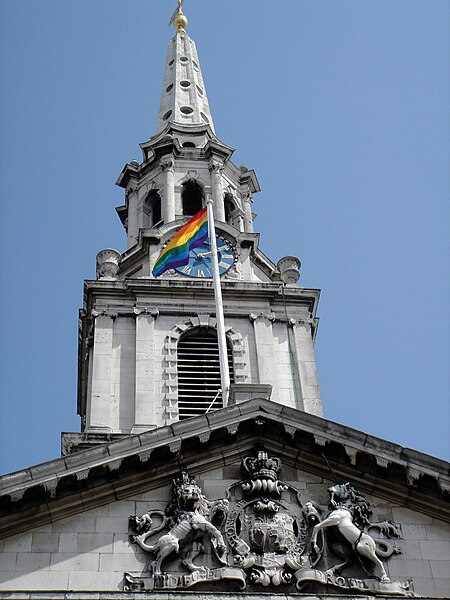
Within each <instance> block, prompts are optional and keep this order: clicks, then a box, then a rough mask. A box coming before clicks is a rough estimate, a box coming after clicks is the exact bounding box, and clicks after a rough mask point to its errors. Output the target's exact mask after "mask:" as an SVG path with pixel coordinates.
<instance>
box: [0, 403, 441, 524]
mask: <svg viewBox="0 0 450 600" xmlns="http://www.w3.org/2000/svg"><path fill="white" fill-rule="evenodd" d="M261 445H263V446H264V447H265V448H267V450H268V451H270V452H273V453H276V454H277V455H279V456H282V457H283V464H284V465H286V466H289V467H293V468H297V469H301V470H303V471H304V472H306V473H310V474H311V475H314V476H318V477H323V478H325V479H327V480H330V481H332V479H333V476H332V474H331V471H330V467H331V469H332V471H333V473H334V474H335V476H336V477H337V478H338V479H339V480H340V481H351V482H352V483H353V484H354V485H355V486H357V487H358V488H359V489H361V490H362V491H365V492H370V493H372V494H375V495H376V496H377V497H379V498H384V499H390V500H392V501H395V502H398V503H399V504H401V505H403V506H405V507H408V508H411V509H412V510H418V511H420V512H423V513H424V514H428V515H430V516H435V517H438V518H440V519H444V520H445V519H446V518H447V519H448V516H449V511H448V504H447V502H446V498H447V494H448V489H449V477H448V463H446V462H445V461H442V460H439V459H435V458H433V457H430V456H427V455H424V454H421V453H419V452H416V451H413V450H409V449H406V448H402V447H401V446H398V445H396V444H392V443H390V442H387V441H385V440H381V439H379V438H375V437H372V436H369V435H367V434H365V433H362V432H360V431H357V430H354V429H351V428H349V427H345V426H343V425H339V424H337V423H334V422H331V421H328V420H326V419H322V418H320V417H316V416H314V415H311V414H307V413H304V412H300V411H297V410H295V409H292V408H288V407H286V406H283V405H280V404H277V403H274V402H271V401H269V400H259V399H256V400H249V401H247V402H243V403H242V404H238V405H235V406H229V407H227V408H224V409H221V410H218V411H215V412H212V413H210V414H208V415H202V416H200V417H197V418H194V419H188V420H186V421H181V422H177V423H174V424H173V425H171V426H168V427H161V428H158V429H156V430H153V431H148V432H145V433H142V434H139V435H133V436H129V437H124V438H123V439H121V440H118V441H115V442H111V443H109V444H105V445H102V446H98V447H96V448H93V449H90V450H87V451H82V452H78V453H75V454H73V455H69V456H65V457H63V458H60V459H57V460H54V461H50V462H47V463H43V464H40V465H36V466H32V467H30V468H28V469H25V470H23V471H19V472H16V473H12V474H10V475H5V476H4V477H2V478H0V490H1V495H0V498H1V501H2V507H3V511H2V512H3V515H2V517H1V519H0V531H1V533H2V534H3V535H8V534H9V535H10V534H12V533H17V532H19V531H25V530H26V529H27V528H29V527H30V526H36V525H38V524H45V523H49V522H52V521H54V520H55V519H59V518H63V517H65V516H68V515H71V514H76V513H77V512H80V511H85V510H89V509H91V508H96V507H98V506H102V505H104V504H107V503H108V502H110V501H112V500H116V499H120V498H124V497H128V496H130V495H133V493H135V492H139V493H141V492H142V491H143V490H150V489H152V488H154V487H161V486H163V485H167V484H168V483H170V482H171V480H172V479H173V477H174V476H176V474H177V473H178V472H179V470H180V468H181V467H186V468H189V470H190V471H191V472H192V473H193V474H200V473H202V472H203V471H205V470H209V469H214V468H217V467H219V466H220V467H222V466H224V465H228V464H233V463H235V462H236V461H239V460H240V458H241V457H242V455H243V454H245V453H249V452H251V451H253V450H254V448H255V447H257V446H261ZM327 461H328V464H327ZM431 498H432V501H431V500H430V499H431Z"/></svg>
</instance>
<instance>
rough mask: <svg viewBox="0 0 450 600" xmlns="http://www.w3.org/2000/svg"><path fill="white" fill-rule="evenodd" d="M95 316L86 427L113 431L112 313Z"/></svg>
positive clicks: (96, 314)
mask: <svg viewBox="0 0 450 600" xmlns="http://www.w3.org/2000/svg"><path fill="white" fill-rule="evenodd" d="M93 317H94V318H95V326H94V345H93V349H92V355H91V356H92V371H91V373H92V375H91V386H90V388H91V389H90V394H89V399H88V407H89V408H88V414H87V415H86V428H87V430H88V431H102V432H109V431H111V368H112V343H113V325H114V319H113V316H112V315H101V314H99V313H97V312H94V311H93Z"/></svg>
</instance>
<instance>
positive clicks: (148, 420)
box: [132, 308, 161, 433]
mask: <svg viewBox="0 0 450 600" xmlns="http://www.w3.org/2000/svg"><path fill="white" fill-rule="evenodd" d="M134 312H135V314H136V368H135V403H134V426H133V429H132V433H140V432H142V431H147V430H148V429H153V428H154V427H156V415H155V409H156V406H155V402H156V395H155V360H156V356H155V341H154V337H155V319H156V317H157V315H158V312H153V313H151V314H150V313H147V312H144V311H142V310H140V309H138V308H136V309H134ZM160 385H161V384H160Z"/></svg>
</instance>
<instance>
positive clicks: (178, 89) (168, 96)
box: [157, 5, 214, 133]
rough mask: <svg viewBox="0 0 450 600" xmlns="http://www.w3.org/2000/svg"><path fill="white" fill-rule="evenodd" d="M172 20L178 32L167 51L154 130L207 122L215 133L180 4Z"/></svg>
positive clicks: (196, 59)
mask: <svg viewBox="0 0 450 600" xmlns="http://www.w3.org/2000/svg"><path fill="white" fill-rule="evenodd" d="M173 22H174V25H175V27H176V29H177V33H176V34H175V36H174V37H173V38H172V39H171V40H170V42H169V47H168V50H167V60H166V71H165V76H164V83H163V90H162V96H161V105H160V109H159V117H158V126H157V132H158V133H159V132H160V131H163V130H164V129H165V127H166V126H167V124H168V123H176V124H180V125H205V124H206V125H209V126H210V127H211V129H212V131H213V132H214V125H213V120H212V117H211V111H210V108H209V103H208V97H207V95H206V90H205V84H204V81H203V76H202V72H201V69H200V62H199V59H198V55H197V49H196V47H195V42H194V41H193V40H191V38H190V37H189V36H188V34H187V33H186V29H185V27H186V26H187V18H186V17H185V16H184V15H183V13H182V12H181V5H179V7H178V10H177V11H176V13H175V14H174V18H173Z"/></svg>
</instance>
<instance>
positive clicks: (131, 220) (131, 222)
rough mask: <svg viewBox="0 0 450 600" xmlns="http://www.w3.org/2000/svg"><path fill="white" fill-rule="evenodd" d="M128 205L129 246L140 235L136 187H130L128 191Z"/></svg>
mask: <svg viewBox="0 0 450 600" xmlns="http://www.w3.org/2000/svg"><path fill="white" fill-rule="evenodd" d="M126 197H127V205H128V230H127V231H128V248H131V247H132V246H134V245H135V244H136V243H137V241H138V237H139V224H138V208H137V205H138V192H137V189H136V188H134V187H129V188H128V190H127V192H126Z"/></svg>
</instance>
